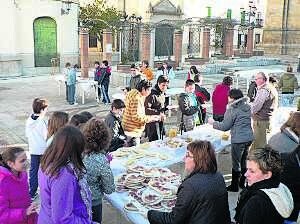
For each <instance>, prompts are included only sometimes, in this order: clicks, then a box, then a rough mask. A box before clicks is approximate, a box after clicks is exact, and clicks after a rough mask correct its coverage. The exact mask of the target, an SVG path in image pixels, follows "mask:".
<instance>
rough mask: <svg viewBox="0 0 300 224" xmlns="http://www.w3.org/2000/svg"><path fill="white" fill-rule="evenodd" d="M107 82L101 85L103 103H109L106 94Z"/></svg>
mask: <svg viewBox="0 0 300 224" xmlns="http://www.w3.org/2000/svg"><path fill="white" fill-rule="evenodd" d="M108 85H109V84H108V83H107V84H106V83H105V84H103V85H101V91H102V97H103V99H102V102H103V103H110V99H109V96H108Z"/></svg>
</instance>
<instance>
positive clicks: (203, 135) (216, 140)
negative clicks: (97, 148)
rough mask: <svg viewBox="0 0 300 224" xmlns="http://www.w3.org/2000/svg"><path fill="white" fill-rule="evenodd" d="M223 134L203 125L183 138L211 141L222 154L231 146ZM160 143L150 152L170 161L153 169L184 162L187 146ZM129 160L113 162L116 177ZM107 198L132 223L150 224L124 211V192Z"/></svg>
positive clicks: (126, 197) (162, 162) (157, 162)
mask: <svg viewBox="0 0 300 224" xmlns="http://www.w3.org/2000/svg"><path fill="white" fill-rule="evenodd" d="M222 134H223V132H221V131H218V130H215V129H213V128H212V126H210V125H202V126H199V127H197V128H195V130H193V131H190V132H187V133H184V134H183V138H185V137H192V138H193V140H196V139H199V140H209V141H211V142H212V144H213V145H214V147H215V151H216V152H220V151H221V150H222V149H224V148H225V147H226V146H228V145H230V140H228V141H222V140H221V135H222ZM179 137H180V136H179ZM159 141H160V140H158V141H156V142H151V144H150V146H149V148H148V149H147V150H149V151H151V152H158V153H159V152H161V153H164V154H167V155H169V159H167V160H160V161H154V163H153V167H166V166H170V165H173V164H176V163H178V162H181V161H183V159H184V156H185V153H186V146H183V147H180V148H177V149H172V148H169V147H166V146H165V147H164V146H162V147H158V145H161V144H160V142H159ZM127 159H130V158H126V159H113V160H112V161H111V164H110V165H111V169H112V171H113V174H114V176H118V175H119V174H121V173H124V172H126V169H127V168H126V167H125V165H124V163H125V162H126V160H127ZM137 164H139V165H143V164H142V160H141V163H139V162H138V163H137ZM105 197H106V199H107V200H108V201H109V202H110V203H111V204H112V206H113V207H115V208H117V209H118V210H119V211H121V213H122V214H123V215H124V216H125V217H127V218H128V219H129V220H130V221H131V222H132V223H135V224H149V222H148V220H147V218H146V217H145V216H143V215H142V214H140V213H135V212H125V211H124V206H125V204H126V203H127V202H128V200H129V198H128V193H127V192H123V193H118V192H114V193H112V194H110V195H106V196H105Z"/></svg>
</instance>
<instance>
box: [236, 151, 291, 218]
mask: <svg viewBox="0 0 300 224" xmlns="http://www.w3.org/2000/svg"><path fill="white" fill-rule="evenodd" d="M281 170H282V167H281V157H280V154H279V152H277V151H275V150H273V149H272V148H270V147H269V146H266V147H265V148H263V149H255V150H252V151H250V153H249V155H248V157H247V172H246V173H245V177H246V179H247V186H246V188H244V189H243V190H242V192H241V193H240V196H239V200H238V203H237V207H236V209H235V210H236V214H235V216H234V219H235V221H236V223H238V224H282V223H283V221H284V219H285V218H288V217H289V216H290V215H291V213H292V210H293V197H292V194H291V192H290V191H289V189H288V188H287V186H285V185H284V184H282V183H280V173H281Z"/></svg>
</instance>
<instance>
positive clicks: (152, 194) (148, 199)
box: [142, 189, 163, 205]
mask: <svg viewBox="0 0 300 224" xmlns="http://www.w3.org/2000/svg"><path fill="white" fill-rule="evenodd" d="M142 200H143V202H144V203H145V204H147V205H151V204H153V205H154V204H157V203H159V202H161V201H162V200H163V198H162V196H161V195H159V194H158V193H157V192H156V191H153V190H151V189H146V190H145V191H143V194H142Z"/></svg>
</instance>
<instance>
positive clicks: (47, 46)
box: [33, 17, 57, 67]
mask: <svg viewBox="0 0 300 224" xmlns="http://www.w3.org/2000/svg"><path fill="white" fill-rule="evenodd" d="M33 33H34V64H35V67H51V58H55V57H57V26H56V22H55V20H54V19H52V18H50V17H40V18H37V19H35V20H34V22H33Z"/></svg>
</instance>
